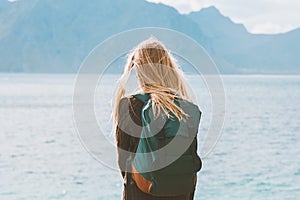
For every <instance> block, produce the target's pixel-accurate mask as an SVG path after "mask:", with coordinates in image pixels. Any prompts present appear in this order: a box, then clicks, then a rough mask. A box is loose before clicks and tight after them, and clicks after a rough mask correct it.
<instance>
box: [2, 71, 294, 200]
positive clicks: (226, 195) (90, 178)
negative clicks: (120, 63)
mask: <svg viewBox="0 0 300 200" xmlns="http://www.w3.org/2000/svg"><path fill="white" fill-rule="evenodd" d="M116 78H117V77H116V76H114V75H111V76H107V77H103V78H102V80H100V81H99V86H98V87H97V88H98V89H97V90H96V96H95V99H96V102H98V103H96V113H95V114H96V116H97V120H98V122H99V124H101V127H102V130H103V132H104V133H105V134H106V138H107V141H103V142H108V143H111V144H113V143H114V141H113V137H112V135H111V132H110V131H111V126H110V123H111V118H110V107H109V98H110V97H111V95H112V92H113V91H114V89H115V82H114V81H115V80H116ZM187 80H188V83H189V86H190V88H191V89H192V91H193V92H194V94H195V97H196V99H197V103H198V104H199V106H200V109H201V111H202V113H203V114H202V119H201V124H200V130H199V135H198V142H199V149H198V150H199V151H200V149H201V144H202V142H203V140H204V139H205V134H206V132H207V130H208V127H209V124H210V120H211V116H212V115H211V111H212V109H211V99H210V95H209V91H208V90H207V88H206V87H205V84H204V82H203V80H202V79H201V77H200V76H191V75H190V76H188V77H187ZM222 80H223V83H224V88H225V94H226V117H225V123H224V126H223V131H222V135H221V137H220V139H219V141H218V143H217V145H216V147H215V148H214V149H213V150H212V152H211V153H210V154H209V155H208V156H207V157H204V158H202V161H203V168H202V170H201V171H200V172H199V173H198V179H197V188H196V194H195V199H199V200H201V199H203V200H204V199H255V200H257V199H262V200H265V199H300V159H299V155H300V114H299V113H300V102H299V99H300V76H280V75H276V76H275V75H249V76H246V75H223V76H222ZM74 82H75V75H46V74H0V199H4V200H6V199H85V200H86V199H95V200H96V199H97V200H102V199H103V200H117V199H121V193H122V179H121V175H120V172H119V171H117V170H115V169H113V167H107V166H106V165H105V164H103V163H101V162H99V160H97V159H95V158H94V157H93V156H92V155H91V154H90V153H89V152H88V150H87V149H86V148H85V147H84V145H83V144H82V141H81V140H80V137H79V136H78V134H77V132H76V131H75V128H74V126H75V125H74V120H73V110H72V109H73V106H72V96H73V89H74ZM101 91H102V92H101ZM101 95H103V96H101ZM102 97H106V99H103V98H102ZM101 101H102V103H103V104H101V103H99V102H101ZM104 104H106V105H107V106H103V105H104ZM104 148H105V145H103V146H101V145H100V146H99V151H102V150H103V152H105V153H103V155H104V156H106V157H112V159H115V157H114V156H115V153H114V152H106V151H105V149H104ZM100 153H101V152H100Z"/></svg>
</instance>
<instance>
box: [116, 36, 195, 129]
mask: <svg viewBox="0 0 300 200" xmlns="http://www.w3.org/2000/svg"><path fill="white" fill-rule="evenodd" d="M134 67H135V68H136V75H137V79H138V83H139V86H140V89H141V90H142V91H143V92H144V93H149V94H150V98H151V100H152V102H153V103H152V110H153V114H154V116H158V115H159V114H160V113H161V111H163V112H164V113H165V114H166V115H167V116H168V117H170V114H169V111H170V112H172V113H173V114H174V115H175V116H176V117H177V118H178V119H179V120H182V119H183V116H188V115H187V114H186V113H184V111H183V110H182V109H181V108H180V107H179V106H177V105H176V104H175V103H174V98H175V97H177V98H181V99H186V100H189V101H191V99H190V97H189V95H188V91H187V88H186V85H185V82H184V79H183V72H182V71H181V70H180V69H179V68H178V66H177V62H176V60H175V59H174V58H173V57H172V55H171V54H170V53H169V52H168V50H167V49H166V48H165V46H164V45H163V44H162V43H161V42H160V41H158V40H157V39H156V38H154V37H153V36H151V37H150V38H148V39H147V40H144V41H143V42H141V43H140V44H138V45H137V46H136V47H135V48H134V49H133V50H132V51H131V52H130V53H129V54H128V57H127V62H126V64H125V68H124V73H123V74H122V76H121V78H120V79H119V81H118V82H119V86H118V88H117V91H116V95H115V97H116V100H115V107H114V112H113V118H114V127H115V128H116V126H117V124H118V121H117V120H118V115H119V113H118V112H119V105H120V100H121V98H122V97H124V95H125V92H126V91H125V88H126V83H127V80H128V77H129V76H130V73H131V71H132V69H133V68H134Z"/></svg>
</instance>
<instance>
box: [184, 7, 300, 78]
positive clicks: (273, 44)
mask: <svg viewBox="0 0 300 200" xmlns="http://www.w3.org/2000/svg"><path fill="white" fill-rule="evenodd" d="M186 16H187V17H189V18H190V19H192V20H193V21H195V22H197V23H198V25H199V26H200V27H201V29H202V30H203V33H204V35H206V36H207V37H209V39H208V41H209V43H208V44H207V45H206V49H207V50H208V51H209V53H210V55H211V56H212V57H213V58H214V60H215V61H216V63H217V64H218V66H219V68H220V71H222V72H223V73H226V72H227V73H300V61H299V59H297V57H298V53H297V52H299V50H300V40H299V38H300V29H296V30H294V31H290V32H288V33H284V34H274V35H266V34H251V33H249V32H248V31H247V30H246V28H245V27H244V26H243V25H242V24H236V23H234V22H233V21H232V20H231V19H230V18H228V17H224V16H223V15H222V14H221V13H220V12H219V11H218V10H217V9H216V8H215V7H213V6H212V7H208V8H206V9H202V10H200V11H198V12H192V13H189V14H188V15H186Z"/></svg>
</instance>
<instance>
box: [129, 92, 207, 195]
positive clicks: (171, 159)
mask: <svg viewBox="0 0 300 200" xmlns="http://www.w3.org/2000/svg"><path fill="white" fill-rule="evenodd" d="M134 97H136V98H137V99H139V100H141V101H142V102H143V103H144V105H143V108H142V113H141V120H142V125H143V126H142V131H141V137H140V139H139V143H138V146H137V150H136V154H135V156H134V158H133V159H132V161H131V169H132V179H133V180H134V181H135V183H136V185H137V187H138V188H139V189H140V190H141V191H143V192H144V193H147V194H151V195H154V196H176V195H183V194H187V193H189V192H193V191H194V190H195V185H196V180H197V172H198V171H199V170H200V169H201V167H202V162H201V159H200V157H199V156H198V155H197V132H198V126H199V123H200V117H201V111H200V110H199V108H198V106H196V105H195V104H193V103H191V102H189V101H186V100H182V99H178V98H175V99H174V103H176V105H178V106H180V107H181V108H182V109H183V110H184V112H185V113H186V114H188V115H189V116H190V117H189V118H187V119H186V120H184V121H180V122H179V120H178V118H177V117H176V116H175V115H174V114H173V113H171V112H169V114H170V115H171V118H168V117H167V116H166V115H162V116H161V117H158V118H156V119H154V118H153V117H152V118H151V114H152V109H151V106H152V100H151V98H150V95H149V94H136V95H134ZM153 124H154V125H153Z"/></svg>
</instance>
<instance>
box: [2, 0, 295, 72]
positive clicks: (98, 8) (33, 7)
mask: <svg viewBox="0 0 300 200" xmlns="http://www.w3.org/2000/svg"><path fill="white" fill-rule="evenodd" d="M149 26H152V27H164V28H170V29H174V30H177V31H180V32H183V33H185V34H187V35H189V36H190V37H192V38H193V39H195V40H196V41H197V42H199V43H200V44H201V45H203V46H204V47H205V49H207V51H208V53H209V54H210V55H211V56H212V57H213V59H214V60H215V62H216V63H217V66H218V67H219V69H220V71H221V72H222V73H295V72H296V73H298V72H300V62H299V61H298V59H296V52H298V51H299V47H300V45H299V39H298V38H299V36H300V30H299V29H298V30H294V31H291V32H288V33H285V34H277V35H253V34H250V33H248V32H247V30H246V29H245V27H244V26H243V25H241V24H235V23H233V22H232V21H231V20H230V19H229V18H228V17H225V16H223V15H222V14H221V13H220V12H219V11H218V10H217V9H216V8H215V7H209V8H205V9H202V10H200V11H198V12H192V13H190V14H186V15H181V14H179V13H178V12H177V11H176V10H175V9H174V8H172V7H169V6H166V5H163V4H155V3H150V2H146V1H142V0H114V1H111V0H101V1H99V0H90V1H88V2H87V1H83V0H64V1H60V0H19V1H15V2H8V1H1V3H0V58H1V62H0V71H2V72H51V73H53V72H76V71H77V70H78V68H79V66H80V64H81V62H82V61H83V59H84V58H85V57H86V56H87V54H88V53H89V52H90V51H91V49H93V48H94V47H95V46H96V45H97V44H99V43H100V42H101V41H103V40H105V39H106V38H108V37H109V36H111V35H113V34H117V33H119V32H121V31H125V30H128V29H132V28H138V27H149Z"/></svg>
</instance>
